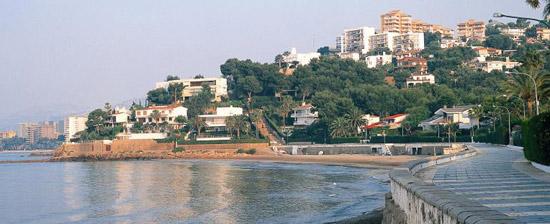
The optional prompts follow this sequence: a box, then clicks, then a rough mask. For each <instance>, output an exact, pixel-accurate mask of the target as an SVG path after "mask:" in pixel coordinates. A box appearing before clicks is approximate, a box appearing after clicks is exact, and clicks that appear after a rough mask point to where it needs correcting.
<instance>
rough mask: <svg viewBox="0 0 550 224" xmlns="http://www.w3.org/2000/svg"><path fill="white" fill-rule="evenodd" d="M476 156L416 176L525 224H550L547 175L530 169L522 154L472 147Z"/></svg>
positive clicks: (423, 171) (488, 147) (432, 168)
mask: <svg viewBox="0 0 550 224" xmlns="http://www.w3.org/2000/svg"><path fill="white" fill-rule="evenodd" d="M474 147H475V148H477V149H478V152H479V153H478V155H476V156H474V157H471V158H467V159H462V160H457V161H454V162H450V163H448V164H443V165H438V166H434V167H431V168H427V169H425V170H422V171H420V172H419V173H417V176H419V177H421V178H423V179H424V180H425V181H427V182H432V183H434V184H435V185H437V186H440V187H442V188H444V189H446V190H450V191H453V192H455V193H457V194H459V195H463V196H464V197H466V198H469V199H471V200H475V201H477V202H479V203H481V204H483V205H485V206H487V207H490V208H493V209H495V210H498V211H500V212H502V213H504V214H506V215H509V216H512V217H514V218H516V219H518V220H519V221H521V222H525V223H550V174H546V173H543V172H541V171H539V170H537V169H535V168H533V167H532V166H530V165H529V164H528V163H527V162H526V161H525V159H523V153H522V152H521V151H519V150H518V151H515V150H510V149H508V148H506V147H502V146H492V145H485V144H479V145H474Z"/></svg>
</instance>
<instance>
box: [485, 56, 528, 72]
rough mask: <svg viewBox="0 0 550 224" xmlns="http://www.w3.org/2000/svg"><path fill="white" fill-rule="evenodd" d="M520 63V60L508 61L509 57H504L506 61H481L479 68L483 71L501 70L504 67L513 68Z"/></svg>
mask: <svg viewBox="0 0 550 224" xmlns="http://www.w3.org/2000/svg"><path fill="white" fill-rule="evenodd" d="M520 65H521V63H520V62H517V61H510V59H509V58H508V57H506V61H485V62H483V63H481V70H483V71H485V72H492V71H503V70H505V69H511V68H515V67H518V66H520Z"/></svg>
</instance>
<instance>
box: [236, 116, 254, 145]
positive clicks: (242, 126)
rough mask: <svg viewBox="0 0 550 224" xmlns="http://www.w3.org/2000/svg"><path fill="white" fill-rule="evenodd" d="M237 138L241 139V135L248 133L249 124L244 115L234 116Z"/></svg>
mask: <svg viewBox="0 0 550 224" xmlns="http://www.w3.org/2000/svg"><path fill="white" fill-rule="evenodd" d="M235 121H236V128H237V138H239V139H240V138H241V133H248V132H249V131H250V123H249V122H248V117H247V116H246V115H239V116H235Z"/></svg>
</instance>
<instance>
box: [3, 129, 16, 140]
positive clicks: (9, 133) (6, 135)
mask: <svg viewBox="0 0 550 224" xmlns="http://www.w3.org/2000/svg"><path fill="white" fill-rule="evenodd" d="M16 135H17V133H16V132H15V131H11V130H10V131H0V139H6V138H15V136H16Z"/></svg>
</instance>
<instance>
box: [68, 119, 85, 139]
mask: <svg viewBox="0 0 550 224" xmlns="http://www.w3.org/2000/svg"><path fill="white" fill-rule="evenodd" d="M86 121H88V116H86V115H82V116H69V117H66V118H65V120H64V121H63V124H64V126H65V127H64V136H65V141H66V142H70V141H71V139H74V138H75V137H77V133H78V132H81V131H84V130H86Z"/></svg>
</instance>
